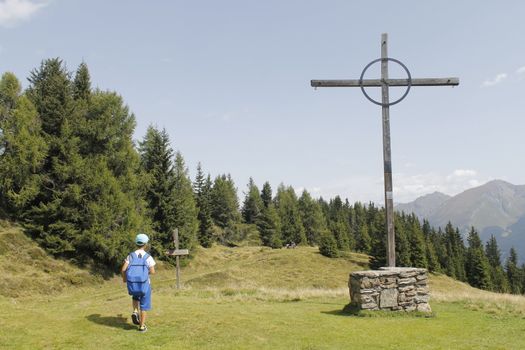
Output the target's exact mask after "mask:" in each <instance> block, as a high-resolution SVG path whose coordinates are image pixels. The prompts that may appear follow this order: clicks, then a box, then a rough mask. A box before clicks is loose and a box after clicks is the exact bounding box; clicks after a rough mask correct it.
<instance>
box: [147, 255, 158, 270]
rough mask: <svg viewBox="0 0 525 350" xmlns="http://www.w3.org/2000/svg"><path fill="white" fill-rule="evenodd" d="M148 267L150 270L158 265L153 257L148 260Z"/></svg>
mask: <svg viewBox="0 0 525 350" xmlns="http://www.w3.org/2000/svg"><path fill="white" fill-rule="evenodd" d="M146 265H147V266H148V268H150V267H153V266H155V265H157V263H156V262H155V260H153V257H152V256H151V255H150V256H148V258H147V259H146Z"/></svg>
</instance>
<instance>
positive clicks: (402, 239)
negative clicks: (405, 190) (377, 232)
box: [383, 214, 412, 267]
mask: <svg viewBox="0 0 525 350" xmlns="http://www.w3.org/2000/svg"><path fill="white" fill-rule="evenodd" d="M407 226H408V223H407V220H406V216H405V214H402V215H401V216H396V217H395V218H394V231H395V233H396V265H397V266H405V267H409V266H412V261H411V257H412V249H411V248H412V247H411V244H410V236H409V234H410V233H409V229H408V228H407ZM383 234H384V235H386V232H384V233H383Z"/></svg>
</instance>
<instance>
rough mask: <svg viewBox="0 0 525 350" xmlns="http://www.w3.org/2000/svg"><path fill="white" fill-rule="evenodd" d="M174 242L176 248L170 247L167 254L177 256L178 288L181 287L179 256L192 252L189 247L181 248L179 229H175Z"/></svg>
mask: <svg viewBox="0 0 525 350" xmlns="http://www.w3.org/2000/svg"><path fill="white" fill-rule="evenodd" d="M173 243H175V249H170V250H168V251H167V252H166V254H167V255H171V256H175V265H176V271H177V272H176V274H177V275H176V277H177V289H180V266H179V257H180V256H184V255H188V254H190V251H189V250H188V249H179V229H177V228H176V229H175V230H173Z"/></svg>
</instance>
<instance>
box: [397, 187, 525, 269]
mask: <svg viewBox="0 0 525 350" xmlns="http://www.w3.org/2000/svg"><path fill="white" fill-rule="evenodd" d="M445 196H447V195H445V194H442V193H440V192H434V193H431V194H427V195H425V196H421V197H419V198H417V199H416V200H414V201H412V202H409V203H400V204H398V205H396V206H395V209H396V210H398V211H404V212H413V213H414V214H416V215H417V216H418V217H419V218H420V219H427V220H428V221H429V223H430V224H431V225H432V226H434V227H444V226H445V225H446V224H447V223H448V222H449V221H450V222H451V223H452V224H453V225H454V226H457V227H458V228H459V229H460V230H461V232H462V233H464V234H466V232H467V231H468V230H469V228H470V227H472V226H473V227H475V228H476V229H477V230H478V232H479V234H480V237H481V238H482V239H483V240H484V241H487V240H488V239H489V238H490V236H491V235H494V236H495V237H496V239H497V241H498V244H499V246H500V249H501V252H502V253H503V255H504V256H506V255H507V254H508V252H509V250H510V248H511V247H514V248H515V249H516V251H517V253H518V256H519V258H520V260H521V261H523V260H524V258H525V185H514V184H512V183H510V182H507V181H504V180H492V181H489V182H487V183H485V184H483V185H481V186H477V187H473V188H470V189H467V190H465V191H463V192H461V193H459V194H457V195H455V196H448V198H446V197H445Z"/></svg>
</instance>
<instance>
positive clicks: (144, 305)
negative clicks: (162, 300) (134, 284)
mask: <svg viewBox="0 0 525 350" xmlns="http://www.w3.org/2000/svg"><path fill="white" fill-rule="evenodd" d="M149 310H151V288H148V291H147V292H146V294H145V295H144V296H142V297H141V298H140V327H142V326H144V325H145V322H146V311H149Z"/></svg>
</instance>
